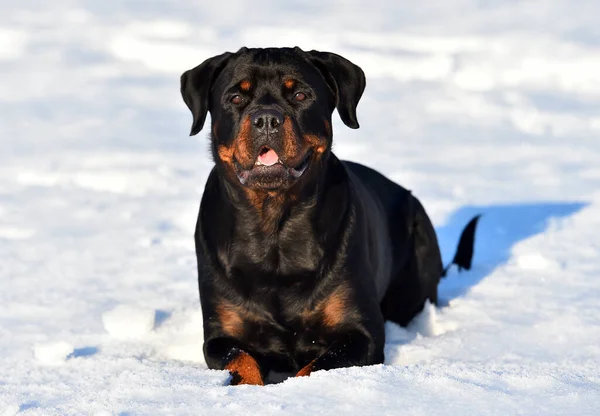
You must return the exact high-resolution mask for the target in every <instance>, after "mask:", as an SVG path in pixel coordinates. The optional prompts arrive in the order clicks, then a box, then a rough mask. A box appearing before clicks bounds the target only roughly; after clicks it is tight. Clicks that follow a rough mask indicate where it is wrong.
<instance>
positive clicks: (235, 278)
mask: <svg viewBox="0 0 600 416" xmlns="http://www.w3.org/2000/svg"><path fill="white" fill-rule="evenodd" d="M365 85H366V81H365V75H364V73H363V71H362V70H361V68H360V67H358V66H357V65H355V64H353V63H352V62H350V61H349V60H347V59H345V58H343V57H342V56H339V55H336V54H334V53H330V52H319V51H310V52H305V51H303V50H302V49H300V48H298V47H295V48H264V49H263V48H257V49H249V48H242V49H240V50H239V51H237V52H235V53H230V52H227V53H223V54H222V55H218V56H214V57H212V58H210V59H207V60H206V61H204V62H203V63H202V64H200V65H199V66H197V67H195V68H193V69H190V70H188V71H186V72H185V73H184V74H183V75H182V76H181V94H182V96H183V100H184V102H185V104H186V105H187V106H188V108H189V109H190V111H191V112H192V116H193V122H192V129H191V134H190V135H195V134H197V133H198V132H200V130H202V128H203V126H204V122H205V119H206V115H207V113H208V112H210V114H211V123H212V124H211V132H210V138H211V142H210V143H211V151H212V157H213V159H214V162H215V166H214V167H213V169H212V171H211V172H210V175H209V177H208V180H207V183H206V188H205V190H204V193H203V196H202V201H201V204H200V212H199V215H198V221H197V225H196V230H195V244H196V255H197V260H198V284H199V291H200V301H201V305H202V314H203V321H204V347H203V350H204V356H205V358H206V363H207V365H208V367H209V368H211V369H227V370H229V371H230V373H231V375H232V377H231V384H254V385H263V384H264V382H265V380H266V377H267V375H268V373H269V372H270V371H275V372H278V373H291V374H296V376H306V375H309V374H310V373H311V372H313V371H317V370H328V369H332V368H338V367H349V366H364V365H370V364H377V363H382V362H383V360H384V354H383V348H384V342H385V333H384V321H385V320H390V321H393V322H396V323H398V324H400V325H407V324H408V323H409V322H410V321H411V319H412V318H413V317H414V316H415V315H416V314H418V313H419V312H420V311H421V310H422V308H423V306H424V303H425V301H426V300H429V301H431V302H432V303H436V302H437V300H438V296H437V287H438V283H439V281H440V278H441V277H442V275H443V274H444V269H443V266H442V259H441V255H440V250H439V247H438V242H437V238H436V234H435V231H434V229H433V226H432V224H431V222H430V220H429V218H428V216H427V214H426V212H425V210H424V209H423V206H422V205H421V204H420V202H419V201H418V200H417V198H415V197H414V196H413V195H412V194H411V192H410V191H408V190H406V189H404V188H402V187H401V186H399V185H397V184H395V183H394V182H392V181H390V180H389V179H387V178H386V177H384V176H383V175H381V174H380V173H378V172H377V171H375V170H373V169H370V168H368V167H366V166H363V165H360V164H358V163H353V162H346V161H341V160H339V159H338V158H337V157H336V156H335V155H334V154H333V153H332V152H331V145H332V135H333V130H332V122H331V117H332V113H333V110H334V109H336V108H337V111H338V113H339V116H340V118H341V120H342V122H343V123H344V124H345V125H346V126H348V127H350V128H353V129H356V128H358V127H359V125H358V120H357V118H356V107H357V105H358V102H359V100H360V98H361V96H362V94H363V91H364V89H365ZM471 228H472V230H471V231H470V232H468V233H467V234H473V233H474V226H472V227H471ZM463 234H464V233H463ZM463 237H465V236H464V235H463ZM463 240H465V241H466V242H467V243H465V244H462V245H463V246H464V247H463V248H462V250H460V244H459V251H462V253H457V255H456V256H455V260H456V259H459V260H460V259H461V258H462V262H461V264H462V267H466V268H468V267H467V266H470V263H471V256H472V250H473V248H472V245H473V235H468V236H467V237H466V239H465V238H463ZM463 243H464V241H463ZM469 250H470V252H469Z"/></svg>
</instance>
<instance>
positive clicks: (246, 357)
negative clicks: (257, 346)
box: [225, 351, 265, 386]
mask: <svg viewBox="0 0 600 416" xmlns="http://www.w3.org/2000/svg"><path fill="white" fill-rule="evenodd" d="M225 369H226V370H229V371H230V372H231V375H232V376H233V380H232V384H251V385H254V386H264V385H265V382H264V381H263V379H262V376H261V374H260V367H259V366H258V363H257V362H256V360H255V359H254V358H252V356H251V355H250V354H248V353H247V352H245V351H242V352H240V353H239V354H238V355H237V357H235V358H234V359H233V360H231V361H230V362H229V363H228V364H227V365H226V366H225Z"/></svg>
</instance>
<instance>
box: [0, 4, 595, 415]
mask: <svg viewBox="0 0 600 416" xmlns="http://www.w3.org/2000/svg"><path fill="white" fill-rule="evenodd" d="M598 16H600V3H598V1H584V0H581V1H576V2H575V1H568V0H567V1H552V0H540V1H537V0H524V1H504V0H486V1H480V0H437V1H422V2H414V1H393V0H389V1H388V2H385V3H381V2H377V1H374V0H371V1H369V2H366V3H364V4H363V2H358V1H356V2H355V1H352V2H342V1H339V2H332V3H329V4H327V5H324V4H323V2H322V1H319V0H311V1H304V2H295V1H286V2H281V1H275V0H255V1H252V2H247V1H242V0H238V1H233V2H227V3H226V2H217V1H215V2H208V1H198V0H172V1H158V0H157V1H152V2H137V1H109V0H105V1H96V0H55V1H51V2H50V1H42V0H19V1H18V2H17V1H8V0H1V1H0V415H2V416H5V415H14V414H21V413H23V414H35V415H67V414H68V415H71V414H72V415H82V414H96V415H138V414H147V415H154V414H176V415H180V414H181V415H183V414H189V415H204V414H206V415H232V414H236V415H246V414H249V415H271V414H273V415H275V414H297V415H307V414H308V415H310V414H331V415H339V414H359V415H361V416H366V415H382V414H390V415H397V414H403V415H500V414H501V415H517V414H524V415H559V414H560V415H597V414H599V412H600V410H599V409H600V237H599V235H600V186H599V185H600V162H599V161H600V138H599V137H598V136H599V135H600V25H598ZM242 45H248V46H284V45H285V46H293V45H299V46H301V47H303V48H305V49H313V48H314V49H321V50H331V51H335V52H337V53H340V54H342V55H345V56H346V57H348V58H349V59H351V60H353V61H354V62H355V63H357V64H359V65H360V66H362V67H363V69H364V70H365V72H366V74H367V81H368V86H367V89H366V92H365V95H364V98H363V100H362V102H361V104H360V105H359V112H358V116H359V120H360V123H361V126H362V127H361V129H359V130H357V131H352V130H349V129H347V128H345V127H344V126H343V124H342V123H341V122H339V119H338V118H337V115H336V116H335V122H334V129H335V151H336V152H337V154H338V155H339V156H341V157H344V158H348V159H352V160H358V161H361V162H363V163H365V164H368V165H370V166H374V167H376V168H378V169H379V170H381V171H382V172H384V173H385V174H386V175H388V176H389V177H391V178H393V179H394V180H396V181H398V182H399V183H401V184H403V185H405V186H407V187H408V188H410V189H412V190H413V191H414V192H415V194H416V195H417V196H419V197H420V198H421V200H422V201H423V203H424V205H425V207H426V209H427V210H428V212H429V214H430V215H431V217H432V219H433V220H434V222H435V224H436V227H437V230H438V232H439V237H440V243H441V245H442V248H443V252H444V257H445V259H446V260H448V259H449V256H451V254H452V252H453V250H454V245H455V243H456V239H457V237H458V233H459V231H460V228H461V227H462V226H463V225H464V224H465V222H466V221H467V219H468V218H469V217H470V216H471V215H472V214H474V213H476V212H481V213H483V217H482V220H481V222H480V229H479V234H478V238H477V244H476V254H475V260H474V270H473V271H471V272H469V273H466V274H460V275H459V274H456V273H453V274H451V275H450V276H449V277H448V278H447V279H446V281H445V282H444V284H443V286H442V288H441V295H442V298H443V299H444V303H445V304H446V306H444V307H441V308H437V309H436V308H433V307H429V308H427V309H426V310H425V312H424V313H423V314H422V315H421V316H420V317H419V318H417V320H416V322H414V323H413V324H412V325H411V327H409V328H408V329H402V328H399V327H397V326H394V325H389V326H388V328H387V335H388V343H387V345H386V364H385V365H383V366H374V367H368V368H350V369H340V370H334V371H329V372H317V373H314V374H313V375H311V377H308V378H301V379H288V380H287V381H285V382H283V383H280V384H274V385H269V386H266V387H254V386H241V387H225V385H226V384H227V381H228V375H227V373H226V372H220V371H211V370H207V368H206V365H205V363H204V360H203V357H202V353H201V344H202V320H201V313H200V309H199V305H198V296H197V288H196V272H195V257H194V253H193V241H192V234H193V226H194V222H195V215H196V213H197V208H198V203H199V198H200V195H201V192H202V189H203V187H204V181H205V179H206V176H207V173H208V171H209V169H210V166H211V162H210V159H209V157H208V151H207V149H208V143H207V138H206V132H203V133H201V134H200V135H198V136H196V137H194V138H190V137H188V136H187V133H188V131H189V126H190V122H191V116H190V114H189V113H188V111H187V109H186V108H185V105H184V104H183V102H182V101H181V99H180V97H179V85H178V83H179V75H180V74H181V73H182V72H183V71H184V70H186V69H188V68H190V67H192V66H194V65H196V64H198V63H199V62H201V61H202V60H204V59H205V58H207V57H209V56H211V55H212V54H216V53H220V52H222V51H224V50H237V49H238V48H239V47H240V46H242Z"/></svg>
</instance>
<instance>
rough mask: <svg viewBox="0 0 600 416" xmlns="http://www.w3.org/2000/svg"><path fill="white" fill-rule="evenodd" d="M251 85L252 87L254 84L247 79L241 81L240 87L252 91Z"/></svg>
mask: <svg viewBox="0 0 600 416" xmlns="http://www.w3.org/2000/svg"><path fill="white" fill-rule="evenodd" d="M250 87H252V84H251V83H250V81H248V80H247V79H245V80H243V81H242V82H240V89H241V90H242V91H250Z"/></svg>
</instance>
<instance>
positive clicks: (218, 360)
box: [204, 338, 265, 386]
mask: <svg viewBox="0 0 600 416" xmlns="http://www.w3.org/2000/svg"><path fill="white" fill-rule="evenodd" d="M204 356H205V358H206V363H207V364H208V367H209V368H211V369H217V370H229V372H230V373H231V385H234V386H235V385H238V384H253V385H258V386H264V384H265V383H264V371H263V370H262V369H261V366H260V365H259V363H258V360H257V359H256V358H255V357H253V356H252V355H251V354H250V353H248V352H246V351H244V350H243V349H241V348H239V347H237V346H236V345H235V341H233V340H231V339H228V338H216V339H211V340H209V341H207V342H205V344H204Z"/></svg>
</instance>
